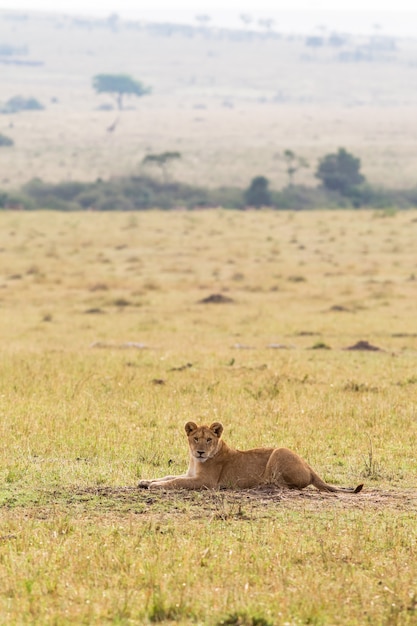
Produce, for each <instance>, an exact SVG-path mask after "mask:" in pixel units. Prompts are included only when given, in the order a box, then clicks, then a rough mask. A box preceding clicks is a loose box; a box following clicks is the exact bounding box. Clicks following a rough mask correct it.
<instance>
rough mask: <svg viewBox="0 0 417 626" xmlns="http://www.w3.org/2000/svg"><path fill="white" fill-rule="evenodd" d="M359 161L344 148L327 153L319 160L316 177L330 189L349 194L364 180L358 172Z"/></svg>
mask: <svg viewBox="0 0 417 626" xmlns="http://www.w3.org/2000/svg"><path fill="white" fill-rule="evenodd" d="M360 167H361V161H360V159H358V158H357V157H355V156H353V155H352V154H350V153H349V152H348V151H347V150H345V149H344V148H339V151H338V152H337V153H336V154H327V155H326V156H324V157H323V158H322V159H320V161H319V166H318V168H317V172H316V178H318V179H319V180H321V182H322V183H323V185H324V186H325V187H326V188H327V189H330V190H333V191H338V192H339V193H341V194H342V195H345V196H349V195H351V193H352V190H353V189H354V188H355V187H357V186H358V185H360V184H361V183H363V182H364V181H365V177H364V176H363V175H362V174H361V173H360Z"/></svg>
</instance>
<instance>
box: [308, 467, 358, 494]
mask: <svg viewBox="0 0 417 626" xmlns="http://www.w3.org/2000/svg"><path fill="white" fill-rule="evenodd" d="M311 484H312V485H314V486H315V487H316V489H318V490H319V491H327V492H330V493H337V492H338V491H339V492H340V491H342V492H345V493H359V492H360V491H362V489H363V483H362V484H360V485H358V486H357V487H333V486H332V485H328V484H327V483H325V482H324V480H322V479H321V478H320V476H318V475H317V474H316V473H315V472H312V481H311Z"/></svg>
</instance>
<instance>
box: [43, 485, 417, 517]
mask: <svg viewBox="0 0 417 626" xmlns="http://www.w3.org/2000/svg"><path fill="white" fill-rule="evenodd" d="M39 504H41V506H40V508H39V510H38V514H42V513H41V511H43V515H45V514H46V515H47V512H46V511H47V509H49V507H50V506H52V508H53V509H54V510H56V509H57V507H58V508H61V507H65V508H66V509H67V510H68V507H69V508H71V509H75V510H76V512H77V513H78V514H82V515H87V516H89V515H93V516H95V515H97V514H99V515H102V514H111V515H116V516H124V515H126V514H130V515H131V514H134V515H140V516H144V517H147V516H149V517H152V518H155V517H163V518H165V517H166V516H169V517H178V516H182V515H187V516H189V517H191V518H193V519H203V518H204V519H207V518H216V519H219V518H220V519H230V518H236V519H237V518H239V519H249V518H250V519H254V518H261V517H270V516H271V515H273V514H274V511H275V512H278V511H281V510H282V508H284V509H288V510H292V511H306V510H308V511H311V512H315V513H319V512H321V511H323V510H329V509H332V510H340V511H344V510H346V509H351V510H364V511H365V510H369V511H372V510H373V511H377V510H386V509H390V510H396V511H399V512H400V511H408V512H413V513H417V490H393V491H385V490H382V489H369V488H366V487H365V488H364V490H363V491H361V492H360V493H357V494H355V493H351V492H345V493H343V492H341V493H337V494H329V493H322V492H319V491H317V490H316V489H314V488H307V489H304V490H303V491H298V490H291V489H280V488H277V487H274V486H263V487H259V488H256V489H242V490H237V491H234V490H226V489H225V490H202V491H182V490H179V491H150V490H143V489H139V488H137V487H86V488H75V489H72V490H65V491H54V492H43V497H42V498H41V502H39Z"/></svg>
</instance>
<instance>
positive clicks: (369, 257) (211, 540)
mask: <svg viewBox="0 0 417 626" xmlns="http://www.w3.org/2000/svg"><path fill="white" fill-rule="evenodd" d="M416 229H417V212H415V211H410V212H402V213H373V212H366V213H365V212H348V211H346V212H324V211H323V212H314V213H291V214H290V213H285V212H262V211H259V212H243V213H241V212H239V213H238V212H233V213H232V212H227V211H220V210H219V211H210V212H193V213H192V212H188V213H187V212H171V213H164V212H158V211H155V212H148V213H138V214H122V213H111V214H109V213H101V214H97V213H84V214H75V213H73V214H62V213H51V212H37V213H26V214H24V213H9V212H2V213H0V250H1V252H0V261H1V280H0V287H1V291H0V320H1V323H0V333H1V336H0V339H1V345H2V359H1V362H0V367H1V375H0V407H1V409H0V410H1V421H0V429H1V439H0V441H1V447H0V450H1V453H0V454H1V463H0V473H1V491H0V498H1V509H0V525H1V526H0V579H1V587H0V616H1V617H0V621H1V622H2V623H8V624H24V623H30V624H71V623H72V624H81V623H84V624H107V623H108V624H147V623H154V622H159V623H174V624H192V623H196V624H212V625H214V624H221V623H225V624H249V625H254V624H264V625H266V624H274V625H275V624H276V625H280V624H317V625H319V624H344V625H345V624H349V625H350V624H352V625H362V624H366V623H369V624H372V625H375V624H378V625H379V624H381V625H382V624H401V625H402V624H410V625H411V624H415V623H416V619H417V614H416V610H417V597H416V588H417V558H416V556H417V555H416V545H417V543H416V541H417V534H416V524H415V516H416V509H417V493H416V484H415V478H416V469H417V466H416V457H415V449H416V435H417V421H416V409H415V407H416V399H417V398H416V394H417V378H416V359H417V356H416V355H417V333H416V327H415V298H416V284H417V283H416V280H415V275H416V257H415V239H416ZM214 293H216V294H218V293H221V294H223V295H224V296H227V297H228V298H230V299H231V300H232V302H229V303H224V304H221V303H218V304H202V303H201V302H200V300H202V299H204V298H206V297H207V296H209V295H211V294H214ZM358 341H368V342H369V344H372V345H373V346H376V347H379V348H381V350H380V351H370V350H367V351H353V350H352V351H351V350H344V349H343V348H346V347H349V346H352V345H354V344H355V343H357V342H358ZM326 348H327V349H326ZM190 419H192V420H194V421H197V422H207V423H211V422H212V421H215V420H217V421H222V422H223V423H224V425H225V434H224V437H225V439H226V441H227V442H228V443H230V444H231V445H235V446H236V447H240V448H247V447H253V446H257V445H285V446H289V447H292V448H293V449H295V450H296V451H297V452H298V453H300V454H301V455H302V456H304V457H305V458H306V459H308V460H309V462H310V463H311V464H312V465H313V467H314V468H315V469H316V470H317V471H318V472H319V473H320V474H321V475H322V476H323V478H325V479H326V480H328V481H329V482H332V483H333V484H337V485H353V484H356V483H357V482H362V481H363V482H365V489H364V491H363V493H362V494H359V495H357V496H352V495H349V494H346V495H345V494H341V495H338V496H332V495H326V494H319V493H318V492H316V491H314V490H312V489H308V490H305V492H301V493H298V492H297V493H294V492H280V491H279V490H274V489H272V490H271V489H267V490H265V489H263V490H252V491H245V492H238V491H224V492H217V493H216V492H214V493H212V492H199V493H181V492H173V493H155V492H149V491H146V490H145V491H144V490H138V489H137V488H136V484H137V482H138V479H139V478H150V477H156V476H163V475H165V474H167V473H181V472H183V471H184V470H185V468H186V466H187V445H186V439H185V435H184V432H183V425H184V423H185V422H186V421H187V420H190Z"/></svg>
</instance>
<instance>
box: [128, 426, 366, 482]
mask: <svg viewBox="0 0 417 626" xmlns="http://www.w3.org/2000/svg"><path fill="white" fill-rule="evenodd" d="M185 432H186V433H187V436H188V444H189V447H190V464H189V466H188V471H187V473H186V474H183V475H181V476H165V477H164V478H155V479H153V480H141V481H140V482H139V485H138V486H139V487H143V488H148V489H201V488H207V489H214V488H216V487H217V488H221V487H223V488H225V487H232V488H239V487H240V488H241V489H249V488H251V487H256V486H258V485H263V484H267V483H272V484H275V485H277V486H279V487H289V488H294V489H303V488H304V487H307V486H308V485H314V487H316V488H317V489H319V490H320V491H351V492H354V493H359V491H361V489H362V487H363V485H358V486H357V487H356V488H355V489H353V488H348V489H346V488H337V487H332V486H331V485H328V484H327V483H325V482H324V481H323V480H322V479H321V478H320V477H319V476H318V475H317V474H316V472H315V471H314V470H313V469H312V468H311V467H310V466H309V465H308V463H306V461H304V459H302V458H301V457H299V456H298V454H295V452H292V451H291V450H288V448H253V449H252V450H244V451H241V450H235V449H234V448H230V447H229V446H228V445H227V443H226V442H225V441H223V439H221V436H222V432H223V426H222V424H220V423H219V422H214V424H212V425H211V426H197V424H195V423H194V422H187V423H186V425H185Z"/></svg>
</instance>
